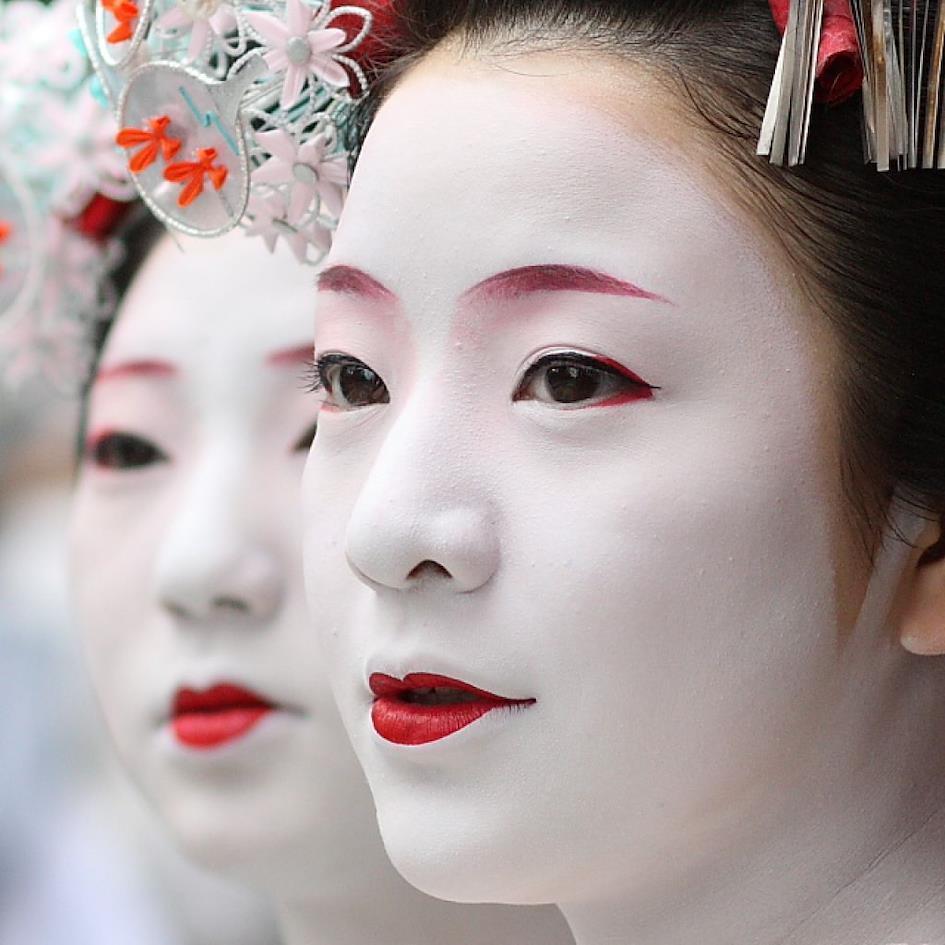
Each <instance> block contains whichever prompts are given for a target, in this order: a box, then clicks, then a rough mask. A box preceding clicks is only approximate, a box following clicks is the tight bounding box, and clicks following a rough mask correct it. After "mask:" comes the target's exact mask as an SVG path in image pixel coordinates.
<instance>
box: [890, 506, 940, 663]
mask: <svg viewBox="0 0 945 945" xmlns="http://www.w3.org/2000/svg"><path fill="white" fill-rule="evenodd" d="M902 592H903V606H902V608H901V610H900V617H899V628H898V630H899V642H900V643H901V644H902V646H903V647H905V649H907V650H908V651H909V652H910V653H915V654H916V655H918V656H941V655H943V654H945V518H940V519H936V520H934V521H931V522H927V523H926V525H925V528H923V529H922V533H921V534H920V535H919V537H918V538H917V539H916V547H915V551H914V553H913V554H912V555H911V556H910V558H909V565H908V568H907V572H906V573H905V574H904V575H903V588H902Z"/></svg>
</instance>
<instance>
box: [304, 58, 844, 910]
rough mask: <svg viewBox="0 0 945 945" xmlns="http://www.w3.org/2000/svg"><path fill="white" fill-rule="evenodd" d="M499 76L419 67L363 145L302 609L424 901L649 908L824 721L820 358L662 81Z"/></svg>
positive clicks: (831, 697) (824, 351)
mask: <svg viewBox="0 0 945 945" xmlns="http://www.w3.org/2000/svg"><path fill="white" fill-rule="evenodd" d="M505 65H506V64H503V65H502V67H495V66H492V65H489V64H488V63H482V62H477V61H475V60H473V59H468V60H464V61H461V62H453V61H448V60H447V56H446V54H443V55H440V56H437V57H434V58H433V59H430V60H428V61H426V62H425V63H424V64H423V65H421V66H420V67H419V68H418V69H416V70H415V71H414V72H413V73H411V74H410V75H409V76H408V77H407V78H406V80H405V81H404V82H403V83H402V85H400V86H399V87H398V88H397V89H396V91H395V92H394V93H393V95H392V97H391V98H390V99H389V100H388V102H387V103H386V104H385V105H384V106H383V108H382V110H381V112H380V115H379V117H378V119H377V122H376V124H375V125H374V127H373V129H372V130H371V132H370V134H369V136H368V140H367V143H366V146H365V148H364V151H363V155H362V157H361V159H360V164H359V166H358V169H357V171H356V174H355V178H354V182H353V185H352V189H351V193H350V197H349V200H348V203H347V206H346V209H345V213H344V216H343V220H342V224H341V227H340V229H339V232H338V234H337V239H336V242H335V246H334V249H333V251H332V254H331V257H330V259H329V262H328V267H327V268H326V271H325V275H324V277H323V279H322V291H321V292H320V299H319V306H320V308H319V313H320V314H319V322H318V326H317V330H316V348H317V350H318V351H319V352H320V355H321V360H320V364H321V370H322V373H323V375H324V376H325V380H326V383H327V388H328V390H327V391H326V393H325V401H326V407H325V409H324V412H323V414H322V420H321V425H320V429H319V435H318V439H317V441H316V443H315V446H314V448H313V451H312V454H311V457H310V460H309V464H308V467H307V470H306V487H305V499H306V504H307V513H306V515H307V521H308V527H307V535H306V569H307V573H306V577H307V583H308V587H309V592H310V594H311V595H312V600H313V601H317V602H318V604H319V607H318V612H317V617H316V620H317V623H318V625H319V628H320V632H321V634H322V638H323V641H324V643H325V645H326V648H327V650H328V657H329V660H330V663H331V670H332V684H333V685H334V686H335V690H336V695H337V697H338V701H339V705H340V708H341V711H342V716H343V718H344V721H345V724H346V726H347V727H348V729H349V732H350V734H351V737H352V740H353V743H354V745H355V748H356V751H357V753H358V755H359V757H360V760H361V762H362V764H363V766H364V768H365V771H366V773H367V775H368V780H369V781H370V783H371V787H372V790H373V793H374V797H375V801H376V803H377V806H378V815H379V821H380V824H381V831H382V835H383V837H384V840H385V843H386V845H387V849H388V852H389V853H390V854H391V856H392V859H393V860H394V863H395V865H396V866H397V867H398V868H399V869H400V870H401V872H402V873H403V874H404V876H405V877H406V878H407V879H408V880H410V881H411V882H413V883H414V884H415V885H417V886H418V887H419V888H421V889H423V890H425V891H427V892H430V893H432V894H434V895H438V896H442V897H444V898H450V899H454V900H459V901H473V900H476V899H486V900H489V899H492V900H495V901H503V902H520V903H522V902H547V901H557V902H564V903H567V902H569V901H581V900H582V899H585V900H586V899H589V898H593V897H603V896H608V895H616V894H617V893H618V892H619V890H621V889H627V888H631V887H632V888H634V889H636V890H639V891H640V892H641V898H645V895H644V893H645V890H646V889H647V888H652V887H655V886H656V885H658V884H660V883H662V882H663V881H665V880H666V879H667V878H668V877H670V876H676V877H678V876H680V875H684V874H685V873H686V871H687V870H688V869H690V868H691V867H692V866H693V865H694V864H696V863H697V862H700V860H701V859H702V858H703V857H706V858H711V857H712V856H713V854H715V853H717V852H718V851H719V850H720V849H721V848H722V847H723V845H724V844H725V843H729V842H730V843H732V844H737V843H738V841H739V838H744V837H745V836H747V834H748V832H750V831H757V829H758V824H759V823H760V822H762V821H763V820H765V818H768V817H771V818H774V817H775V816H776V813H777V809H778V805H779V804H781V803H782V801H783V799H784V798H785V797H786V796H789V795H790V785H791V783H792V779H793V778H794V777H795V776H796V772H797V771H798V770H799V769H801V768H802V765H803V759H804V757H805V753H806V752H808V751H809V750H812V746H813V745H815V744H816V743H817V731H818V724H819V722H820V720H821V719H822V718H823V717H824V716H825V715H828V714H829V713H830V712H831V710H832V706H834V705H835V704H836V703H837V702H838V701H839V700H840V699H841V698H842V697H843V696H842V694H843V692H844V687H843V685H841V681H842V665H841V663H842V659H843V656H842V647H841V645H840V644H841V640H840V629H839V627H838V623H839V621H838V618H837V607H838V603H837V602H838V590H837V587H838V585H839V583H842V582H840V581H839V579H838V577H837V574H838V573H839V572H840V571H842V567H841V566H840V564H839V562H840V561H841V559H843V560H845V559H844V558H843V554H842V553H841V552H838V550H837V549H838V548H841V547H845V545H844V542H845V541H846V539H845V538H844V537H843V534H841V528H840V525H839V524H836V523H838V522H839V520H840V514H839V513H840V507H841V506H840V501H841V500H840V493H839V487H838V475H839V474H838V460H837V457H836V455H835V452H834V450H835V449H836V447H828V446H827V445H825V444H828V443H837V442H838V441H839V437H838V435H837V433H836V426H835V423H836V421H835V419H834V416H833V407H832V404H833V395H832V393H831V388H830V377H831V359H832V353H831V348H830V345H829V342H828V341H827V340H826V339H825V338H824V337H818V336H817V335H816V334H815V333H816V331H817V327H816V325H815V324H813V323H812V321H811V320H810V318H809V317H808V316H807V315H806V314H805V313H804V312H803V311H802V310H801V303H800V302H799V301H798V296H799V293H797V292H796V291H792V290H791V286H790V278H789V276H788V275H786V274H785V272H784V271H781V270H780V269H779V268H778V264H777V262H776V261H773V257H774V253H773V252H772V251H771V250H770V248H769V247H768V245H767V244H766V243H764V242H763V241H762V240H761V238H760V237H759V236H758V235H757V234H756V233H755V232H754V231H753V229H752V228H751V227H750V226H749V225H748V224H747V223H746V222H744V221H743V220H742V219H741V217H739V216H738V215H737V214H735V213H734V212H732V211H731V210H730V209H729V205H728V202H727V200H726V198H725V197H724V196H723V195H722V192H721V191H720V190H719V189H717V188H716V187H715V186H713V185H712V184H711V183H708V182H707V175H706V174H705V172H704V171H701V170H700V169H699V168H698V167H696V166H695V165H691V164H689V163H688V161H687V159H686V157H685V155H684V154H683V152H681V151H679V150H677V149H676V148H675V147H674V146H673V144H672V143H671V142H670V143H667V141H665V140H664V141H661V140H659V139H658V138H657V137H656V136H655V134H654V132H653V129H657V128H660V127H661V124H660V121H661V120H660V117H659V111H658V106H657V105H654V104H653V102H654V99H655V98H656V96H655V94H654V93H653V92H652V88H651V89H650V90H649V91H643V92H641V91H640V89H636V90H634V88H627V89H626V90H625V91H622V93H621V95H622V97H623V98H624V99H625V101H626V103H627V106H626V108H624V109H622V111H621V116H619V118H618V117H614V116H612V115H608V114H606V113H605V111H604V110H602V109H599V108H598V107H596V105H595V102H601V101H603V102H606V101H608V100H610V99H612V89H613V84H612V83H613V81H614V79H613V76H612V74H610V73H609V72H608V69H607V68H606V67H604V66H601V65H600V64H598V65H596V66H595V65H593V64H589V63H587V62H584V61H579V60H576V59H569V58H568V57H566V56H563V55H562V56H558V57H557V58H555V57H553V56H552V57H548V59H547V60H545V61H541V60H536V61H535V62H530V61H528V60H516V61H515V62H513V63H511V65H510V67H509V68H505ZM556 77H557V78H556ZM648 103H649V104H648ZM663 123H664V124H665V123H666V121H665V115H664V116H663ZM365 366H366V367H365ZM844 534H845V533H844ZM412 674H421V675H412ZM423 674H430V675H423ZM405 677H410V678H407V680H406V682H404V679H405ZM372 682H373V691H372V687H371V683H372ZM436 686H440V687H443V690H441V692H440V693H439V694H437V693H431V692H430V687H436ZM450 689H452V690H453V691H452V692H450V691H448V690H450ZM457 689H458V690H464V693H463V694H462V695H461V697H460V698H461V700H462V701H459V702H457V691H456V690H457ZM476 691H479V692H478V694H477V692H476ZM483 691H484V692H485V693H486V694H488V695H487V696H486V697H483V695H482V692H483ZM496 697H501V698H496ZM375 700H376V701H375ZM470 700H472V701H470ZM505 700H511V704H510V703H509V701H505ZM438 701H441V702H446V703H450V702H452V704H451V705H449V704H448V705H446V706H443V705H439V706H437V705H431V704H430V703H434V702H438ZM708 861H709V860H708V859H707V860H706V862H708Z"/></svg>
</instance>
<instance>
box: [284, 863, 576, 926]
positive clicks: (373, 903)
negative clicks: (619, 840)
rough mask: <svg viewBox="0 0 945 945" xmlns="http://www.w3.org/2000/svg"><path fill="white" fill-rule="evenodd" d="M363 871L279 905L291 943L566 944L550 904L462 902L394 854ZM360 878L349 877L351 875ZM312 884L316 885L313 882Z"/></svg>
mask: <svg viewBox="0 0 945 945" xmlns="http://www.w3.org/2000/svg"><path fill="white" fill-rule="evenodd" d="M362 867H363V868H362V869H361V870H359V871H358V874H357V877H356V878H354V877H352V876H350V875H349V876H348V877H346V881H344V882H340V883H337V884H333V885H332V886H331V888H327V887H325V886H324V885H323V886H322V887H321V890H320V893H319V894H314V895H307V896H305V897H301V898H293V899H290V900H283V901H281V902H279V904H278V906H277V915H278V919H279V926H280V931H281V933H282V938H283V942H284V943H285V945H364V943H365V942H383V943H384V945H417V943H418V942H447V943H458V942H462V943H463V945H531V943H534V945H563V943H564V942H569V941H570V936H569V935H568V933H567V929H566V926H565V924H564V920H563V919H562V917H561V914H560V913H559V912H558V910H557V909H554V908H553V907H551V906H540V907H530V908H521V907H514V906H492V905H456V904H454V903H447V902H441V901H439V900H437V899H432V898H430V897H429V896H425V895H423V894H422V893H420V892H418V891H417V890H416V889H414V888H413V887H412V886H410V885H408V884H407V883H406V882H405V881H404V880H403V879H402V878H401V877H400V875H399V874H398V873H397V872H396V871H395V870H394V868H393V867H392V866H391V865H390V864H389V863H388V862H387V860H386V856H385V858H384V860H383V861H377V860H375V861H374V863H373V865H372V864H371V863H370V861H365V862H363V863H362ZM352 879H353V881H348V880H352ZM313 885H315V884H314V883H313Z"/></svg>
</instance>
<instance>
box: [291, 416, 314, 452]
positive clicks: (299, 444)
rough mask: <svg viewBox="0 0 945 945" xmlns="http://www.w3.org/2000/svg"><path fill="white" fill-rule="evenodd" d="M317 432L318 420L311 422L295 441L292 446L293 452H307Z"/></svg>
mask: <svg viewBox="0 0 945 945" xmlns="http://www.w3.org/2000/svg"><path fill="white" fill-rule="evenodd" d="M317 432H318V422H317V421H316V422H315V423H313V424H312V425H311V426H310V427H309V428H308V429H307V430H306V431H305V432H304V433H303V434H302V435H301V436H300V437H299V438H298V440H297V441H296V444H295V446H293V447H292V452H293V453H307V452H308V451H309V450H310V449H311V446H312V442H313V441H314V439H315V434H316V433H317Z"/></svg>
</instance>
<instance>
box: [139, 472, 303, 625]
mask: <svg viewBox="0 0 945 945" xmlns="http://www.w3.org/2000/svg"><path fill="white" fill-rule="evenodd" d="M233 473H234V471H233V470H232V469H227V470H223V469H220V468H216V469H214V468H213V467H207V468H205V469H203V470H199V471H197V472H196V473H195V475H194V476H193V478H192V480H191V481H190V482H189V483H187V485H186V487H185V488H184V489H183V490H182V494H181V495H180V497H179V501H178V502H177V505H176V508H175V509H174V511H173V513H172V514H171V517H170V521H169V524H168V528H167V531H166V532H165V535H164V540H163V542H162V544H161V547H160V551H159V553H158V559H157V564H156V568H155V590H156V595H157V599H158V602H159V604H160V606H161V607H162V608H163V609H164V610H165V611H166V612H167V613H169V614H171V615H172V616H174V617H175V618H177V619H180V620H184V621H189V622H212V621H217V620H224V619H230V620H232V619H234V618H235V619H237V620H240V621H245V622H247V623H265V622H266V621H268V620H271V619H272V618H273V617H274V616H275V615H276V614H277V613H278V611H279V610H280V608H281V607H282V603H283V597H284V594H285V573H284V568H283V567H282V565H281V562H280V559H279V555H278V553H277V550H276V548H275V547H273V546H272V545H271V544H269V543H267V541H266V538H265V536H264V534H263V532H264V524H265V523H263V522H260V521H254V519H253V517H252V515H251V513H250V511H249V509H248V506H249V503H248V502H247V501H246V499H247V494H246V491H247V490H246V488H244V484H243V483H242V482H240V478H239V476H238V474H237V475H234V474H233Z"/></svg>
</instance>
